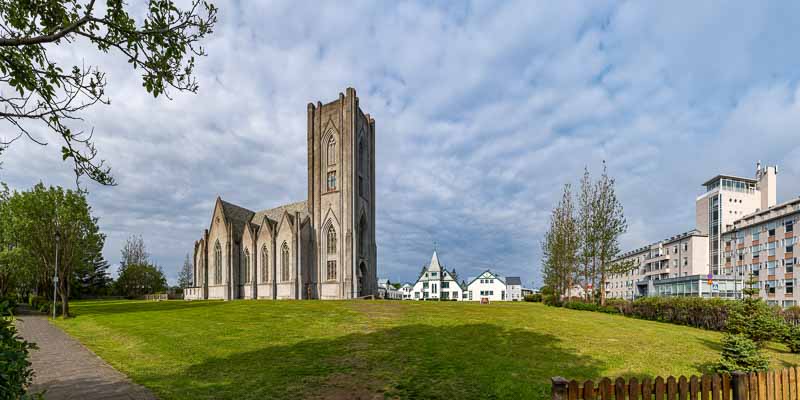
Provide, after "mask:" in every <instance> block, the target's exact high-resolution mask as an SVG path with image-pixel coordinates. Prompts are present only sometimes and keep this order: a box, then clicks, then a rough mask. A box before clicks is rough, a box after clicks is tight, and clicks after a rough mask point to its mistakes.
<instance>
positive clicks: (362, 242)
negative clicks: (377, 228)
mask: <svg viewBox="0 0 800 400" xmlns="http://www.w3.org/2000/svg"><path fill="white" fill-rule="evenodd" d="M368 229H369V227H368V226H367V217H366V216H365V215H363V214H362V215H361V222H359V224H358V239H359V240H358V254H360V255H362V256H365V255H367V254H369V252H368V251H367V250H368V249H367V247H368V246H369V244H368V239H367V237H368V235H367V230H368Z"/></svg>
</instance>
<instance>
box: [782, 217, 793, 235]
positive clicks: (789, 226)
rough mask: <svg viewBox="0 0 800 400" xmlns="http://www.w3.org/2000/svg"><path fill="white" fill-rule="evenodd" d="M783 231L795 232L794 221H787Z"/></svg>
mask: <svg viewBox="0 0 800 400" xmlns="http://www.w3.org/2000/svg"><path fill="white" fill-rule="evenodd" d="M783 229H784V230H785V231H786V232H793V231H794V220H791V219H790V220H787V221H786V222H784V224H783Z"/></svg>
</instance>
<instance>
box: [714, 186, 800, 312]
mask: <svg viewBox="0 0 800 400" xmlns="http://www.w3.org/2000/svg"><path fill="white" fill-rule="evenodd" d="M798 218H800V199H793V200H791V201H788V202H785V203H782V204H778V205H774V206H772V207H769V208H767V209H764V210H760V211H758V212H755V213H752V214H749V215H746V216H744V217H743V218H740V219H738V220H736V221H734V222H733V224H731V225H729V226H727V229H726V231H725V233H724V234H723V235H722V242H723V243H724V244H723V246H724V247H723V251H722V255H723V259H724V260H723V267H722V269H723V271H725V273H726V274H730V275H732V276H736V277H738V278H739V279H740V280H742V281H744V282H748V284H747V286H748V287H751V288H753V289H758V291H759V296H760V297H762V298H764V299H765V300H766V301H767V302H768V303H770V304H774V305H781V306H783V307H789V306H793V305H796V304H797V297H796V296H797V295H796V293H797V292H796V291H795V290H794V289H795V287H796V286H797V282H796V279H795V277H794V266H795V264H797V257H795V255H794V246H795V245H796V243H797V237H796V236H795V235H794V226H795V225H796V224H797V223H798ZM751 278H753V279H751ZM756 280H757V282H758V283H756V284H750V282H752V281H756Z"/></svg>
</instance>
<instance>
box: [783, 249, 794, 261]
mask: <svg viewBox="0 0 800 400" xmlns="http://www.w3.org/2000/svg"><path fill="white" fill-rule="evenodd" d="M789 258H794V253H793V252H791V251H790V252H788V253H783V259H784V260H786V259H789Z"/></svg>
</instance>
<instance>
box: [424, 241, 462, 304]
mask: <svg viewBox="0 0 800 400" xmlns="http://www.w3.org/2000/svg"><path fill="white" fill-rule="evenodd" d="M412 293H413V297H412V298H413V299H414V300H462V297H463V293H464V289H463V288H462V287H461V285H460V284H459V283H458V279H457V276H455V275H454V274H453V273H452V272H451V271H448V270H447V269H446V268H445V267H444V266H442V265H441V264H440V263H439V256H437V255H436V251H434V252H433V256H432V257H431V262H430V263H429V264H428V265H427V266H425V267H423V268H422V272H420V274H419V278H417V282H416V283H415V284H414V287H413V289H412Z"/></svg>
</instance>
